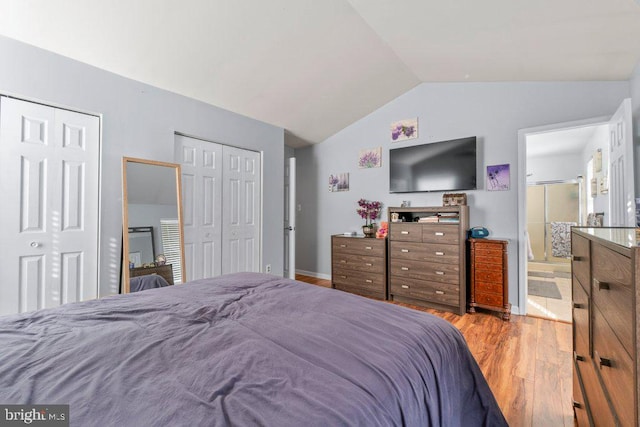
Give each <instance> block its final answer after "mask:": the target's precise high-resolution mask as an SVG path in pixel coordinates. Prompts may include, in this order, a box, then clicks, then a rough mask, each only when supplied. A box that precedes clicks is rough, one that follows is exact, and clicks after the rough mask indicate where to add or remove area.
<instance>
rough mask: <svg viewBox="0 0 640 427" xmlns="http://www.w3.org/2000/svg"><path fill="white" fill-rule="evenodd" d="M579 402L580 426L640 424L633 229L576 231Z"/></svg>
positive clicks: (638, 264)
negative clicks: (639, 411)
mask: <svg viewBox="0 0 640 427" xmlns="http://www.w3.org/2000/svg"><path fill="white" fill-rule="evenodd" d="M571 247H572V262H571V269H572V287H573V355H574V363H573V365H574V366H573V401H574V404H573V406H574V413H575V417H576V420H577V424H578V425H579V426H591V425H594V426H614V425H616V426H618V425H619V426H638V425H639V418H638V399H639V395H640V392H639V389H638V387H639V385H640V381H639V377H638V362H639V360H638V349H639V345H640V342H638V334H639V329H638V328H640V324H639V323H638V318H639V316H640V307H639V306H638V304H637V299H638V292H639V291H640V250H639V249H640V248H638V247H637V246H636V234H635V229H633V228H573V229H572V233H571Z"/></svg>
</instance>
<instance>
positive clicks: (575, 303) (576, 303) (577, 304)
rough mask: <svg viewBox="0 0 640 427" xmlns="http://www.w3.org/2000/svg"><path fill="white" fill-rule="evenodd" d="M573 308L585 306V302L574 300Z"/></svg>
mask: <svg viewBox="0 0 640 427" xmlns="http://www.w3.org/2000/svg"><path fill="white" fill-rule="evenodd" d="M573 308H584V304H582V303H579V302H574V303H573Z"/></svg>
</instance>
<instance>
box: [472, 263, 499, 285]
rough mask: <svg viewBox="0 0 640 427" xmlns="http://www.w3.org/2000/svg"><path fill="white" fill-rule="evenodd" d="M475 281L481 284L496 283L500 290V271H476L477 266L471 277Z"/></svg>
mask: <svg viewBox="0 0 640 427" xmlns="http://www.w3.org/2000/svg"><path fill="white" fill-rule="evenodd" d="M473 277H474V279H475V280H476V281H481V282H496V283H498V284H500V287H501V288H502V270H498V271H495V270H494V271H491V270H482V269H481V270H478V266H476V271H475V273H474V275H473Z"/></svg>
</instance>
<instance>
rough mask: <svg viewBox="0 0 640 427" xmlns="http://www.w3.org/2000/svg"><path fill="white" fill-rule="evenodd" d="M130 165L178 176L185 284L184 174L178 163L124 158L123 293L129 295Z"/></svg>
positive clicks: (177, 197)
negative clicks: (170, 170) (169, 171)
mask: <svg viewBox="0 0 640 427" xmlns="http://www.w3.org/2000/svg"><path fill="white" fill-rule="evenodd" d="M129 163H142V164H146V165H151V166H162V167H168V168H173V169H174V170H175V174H176V202H177V205H178V206H177V207H178V224H180V260H181V262H180V263H181V268H182V283H184V282H185V279H186V277H185V276H186V275H185V271H184V266H185V262H184V225H183V221H182V173H181V168H180V165H179V164H177V163H167V162H159V161H156V160H146V159H138V158H135V157H123V158H122V293H123V294H128V293H129V292H130V287H129V285H130V284H129V279H130V277H129V260H128V256H127V254H128V253H129V203H128V195H127V165H128V164H129Z"/></svg>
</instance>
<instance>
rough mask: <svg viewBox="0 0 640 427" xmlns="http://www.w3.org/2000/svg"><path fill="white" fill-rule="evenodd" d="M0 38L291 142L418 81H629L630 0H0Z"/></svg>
mask: <svg viewBox="0 0 640 427" xmlns="http://www.w3.org/2000/svg"><path fill="white" fill-rule="evenodd" d="M0 34H2V35H5V36H7V37H11V38H14V39H17V40H21V41H23V42H26V43H29V44H32V45H35V46H39V47H42V48H44V49H47V50H50V51H53V52H57V53H59V54H62V55H65V56H68V57H71V58H74V59H77V60H79V61H82V62H85V63H88V64H91V65H94V66H97V67H99V68H103V69H105V70H109V71H112V72H114V73H117V74H120V75H122V76H125V77H129V78H132V79H135V80H138V81H142V82H145V83H148V84H151V85H154V86H157V87H160V88H163V89H166V90H169V91H172V92H176V93H179V94H183V95H186V96H189V97H192V98H196V99H199V100H202V101H204V102H207V103H210V104H213V105H217V106H219V107H222V108H225V109H228V110H231V111H235V112H237V113H240V114H243V115H246V116H249V117H253V118H255V119H258V120H262V121H264V122H267V123H271V124H273V125H276V126H279V127H283V128H285V129H286V130H287V134H286V135H287V141H286V142H287V143H288V144H289V145H292V146H301V145H304V144H306V143H317V142H321V141H323V140H324V139H326V138H327V137H329V136H331V135H333V134H334V133H336V132H338V131H339V130H341V129H343V128H344V127H346V126H348V125H349V124H351V123H353V122H354V121H356V120H358V119H360V118H362V117H364V116H365V115H367V114H369V113H370V112H372V111H374V110H376V109H377V108H379V107H381V106H382V105H384V104H385V103H387V102H389V101H391V100H392V99H394V98H396V97H398V96H399V95H401V94H403V93H404V92H406V91H407V90H409V89H411V88H412V87H414V86H416V85H418V84H420V83H421V82H450V81H455V82H459V81H563V80H627V79H628V78H629V77H630V75H631V72H632V70H633V67H634V66H635V64H636V63H637V62H638V60H639V59H640V43H638V40H640V5H639V4H638V3H636V2H635V1H634V0H561V1H558V0H536V1H522V0H483V1H478V0H449V1H442V0H439V1H436V0H395V1H391V0H322V1H320V0H182V1H177V0H134V1H131V0H109V1H105V0H0ZM401 118H402V117H399V119H401Z"/></svg>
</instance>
